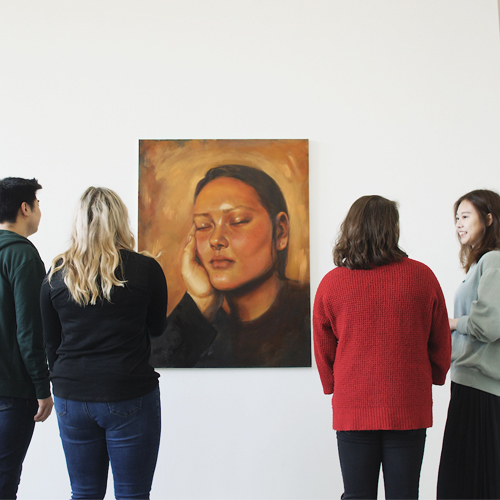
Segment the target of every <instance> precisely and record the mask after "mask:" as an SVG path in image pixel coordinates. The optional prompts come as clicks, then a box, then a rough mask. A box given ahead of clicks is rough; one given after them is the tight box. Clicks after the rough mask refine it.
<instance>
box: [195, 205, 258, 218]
mask: <svg viewBox="0 0 500 500" xmlns="http://www.w3.org/2000/svg"><path fill="white" fill-rule="evenodd" d="M239 208H243V209H245V210H250V211H252V212H255V209H253V208H252V207H248V206H246V205H237V206H236V207H231V208H226V209H224V210H223V211H222V213H224V214H228V213H229V212H232V211H233V210H238V209H239ZM193 217H210V214H209V213H201V214H193Z"/></svg>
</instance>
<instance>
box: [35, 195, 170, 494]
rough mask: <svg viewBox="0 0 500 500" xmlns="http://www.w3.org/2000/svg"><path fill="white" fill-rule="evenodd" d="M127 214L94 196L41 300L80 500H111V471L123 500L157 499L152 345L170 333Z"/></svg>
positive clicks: (151, 267)
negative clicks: (108, 493) (108, 489)
mask: <svg viewBox="0 0 500 500" xmlns="http://www.w3.org/2000/svg"><path fill="white" fill-rule="evenodd" d="M134 247H135V240H134V236H133V234H132V231H131V229H130V225H129V219H128V211H127V208H126V206H125V204H124V203H123V201H122V200H121V199H120V197H119V196H118V195H117V194H116V193H115V192H114V191H112V190H110V189H106V188H95V187H90V188H88V189H87V190H86V191H85V193H84V194H83V195H82V197H81V199H80V201H79V204H78V207H77V211H76V216H75V221H74V225H73V230H72V234H71V242H70V247H69V249H68V250H66V251H65V252H63V253H62V254H60V255H58V256H57V257H55V258H54V260H53V261H52V267H51V270H50V271H49V273H48V275H47V277H46V279H45V281H44V283H43V285H42V292H41V306H42V320H43V329H44V337H45V343H46V349H47V358H48V362H49V370H50V378H51V381H52V385H53V392H54V400H55V409H56V413H57V418H58V423H59V430H60V435H61V440H62V443H63V448H64V453H65V456H66V462H67V466H68V472H69V476H70V481H71V489H72V498H87V499H90V498H92V499H102V498H104V496H105V493H106V486H107V476H108V468H109V463H110V462H111V466H112V471H113V480H114V487H115V496H116V498H142V499H144V498H149V494H150V490H151V484H152V481H153V474H154V470H155V467H156V461H157V456H158V449H159V442H160V426H161V425H160V424H161V415H160V393H159V387H158V377H159V375H158V373H156V372H155V371H154V369H153V368H152V366H151V365H150V363H149V357H150V353H151V341H150V336H153V337H156V336H159V335H161V334H162V333H163V331H164V330H165V327H166V309H167V285H166V281H165V276H164V274H163V271H162V269H161V267H160V265H159V264H158V263H157V262H156V260H155V259H153V258H152V257H150V256H147V255H142V254H140V253H137V252H136V251H134Z"/></svg>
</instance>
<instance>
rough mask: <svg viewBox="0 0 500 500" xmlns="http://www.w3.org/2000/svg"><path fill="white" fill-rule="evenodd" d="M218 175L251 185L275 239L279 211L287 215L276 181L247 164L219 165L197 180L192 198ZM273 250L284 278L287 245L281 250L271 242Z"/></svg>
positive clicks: (283, 198)
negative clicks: (269, 220) (269, 221)
mask: <svg viewBox="0 0 500 500" xmlns="http://www.w3.org/2000/svg"><path fill="white" fill-rule="evenodd" d="M220 177H230V178H232V179H237V180H239V181H241V182H244V183H245V184H248V185H249V186H250V187H252V188H253V189H254V190H255V192H256V193H257V196H258V197H259V200H260V203H261V205H262V206H263V207H264V208H265V209H266V211H267V213H268V214H269V218H270V219H271V223H272V226H273V243H276V240H277V218H276V216H277V215H278V214H279V213H280V212H284V213H285V214H286V215H287V217H289V215H288V208H287V205H286V201H285V197H284V196H283V193H282V192H281V189H280V187H279V186H278V184H277V182H276V181H275V180H274V179H273V178H272V177H271V176H270V175H268V174H266V173H265V172H263V171H262V170H259V169H258V168H254V167H249V166H247V165H221V166H219V167H214V168H211V169H210V170H209V171H208V172H207V173H206V174H205V177H203V179H201V180H200V182H198V184H197V186H196V189H195V192H194V200H195V201H196V198H197V197H198V195H199V194H200V192H201V190H202V189H203V188H204V187H205V186H206V185H207V184H208V183H209V182H211V181H213V180H215V179H218V178H220ZM272 247H273V251H274V252H276V272H277V274H278V277H279V278H280V279H286V264H287V260H288V245H287V246H286V247H285V248H284V249H283V250H277V249H276V245H275V244H273V246H272Z"/></svg>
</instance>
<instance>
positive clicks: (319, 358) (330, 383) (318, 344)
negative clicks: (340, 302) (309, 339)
mask: <svg viewBox="0 0 500 500" xmlns="http://www.w3.org/2000/svg"><path fill="white" fill-rule="evenodd" d="M324 293H325V292H324V287H323V286H322V284H320V286H319V288H318V291H317V293H316V298H315V300H314V309H313V338H314V357H315V359H316V364H317V366H318V372H319V376H320V379H321V383H322V385H323V392H324V393H325V394H333V388H334V377H333V364H334V362H335V355H336V352H337V338H336V336H335V333H334V331H333V327H332V324H331V322H330V320H329V317H328V314H327V306H326V304H325V296H324Z"/></svg>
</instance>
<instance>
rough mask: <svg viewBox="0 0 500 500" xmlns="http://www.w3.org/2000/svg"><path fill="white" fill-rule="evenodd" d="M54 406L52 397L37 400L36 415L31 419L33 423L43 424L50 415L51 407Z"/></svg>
mask: <svg viewBox="0 0 500 500" xmlns="http://www.w3.org/2000/svg"><path fill="white" fill-rule="evenodd" d="M53 406H54V401H53V400H52V396H49V397H48V398H45V399H39V400H38V411H37V413H36V415H35V416H34V417H33V420H34V421H35V422H45V420H47V418H49V415H50V414H51V413H52V407H53Z"/></svg>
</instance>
